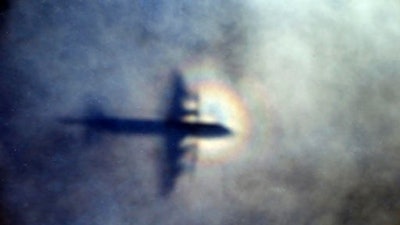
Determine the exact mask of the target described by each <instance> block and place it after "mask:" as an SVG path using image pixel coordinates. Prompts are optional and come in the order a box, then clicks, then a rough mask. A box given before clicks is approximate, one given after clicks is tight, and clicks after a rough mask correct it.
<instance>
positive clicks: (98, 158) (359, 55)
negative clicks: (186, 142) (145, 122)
mask: <svg viewBox="0 0 400 225" xmlns="http://www.w3.org/2000/svg"><path fill="white" fill-rule="evenodd" d="M399 19H400V5H399V4H398V3H397V2H396V1H387V2H386V3H379V2H375V1H372V0H371V1H363V3H356V2H350V3H347V2H344V1H328V0H327V1H318V3H317V2H314V1H308V0H300V1H295V2H293V3H290V4H289V3H285V2H284V1H268V2H267V1H259V0H253V1H248V2H243V3H242V2H241V1H222V0H218V1H198V2H194V1H186V0H179V1H173V2H171V1H156V0H150V1H145V0H138V1H126V0H114V1H106V0H102V1H100V0H99V1H80V0H70V1H57V0H56V1H28V0H17V1H9V2H8V1H0V106H1V107H0V150H1V151H0V176H1V179H0V224H10V225H11V224H18V225H20V224H21V225H22V224H29V225H35V224H41V225H44V224H49V225H50V224H103V225H104V224H135V225H136V224H146V225H147V224H163V225H168V224H293V223H296V224H321V225H325V224H326V225H329V224H399V221H400V200H399V199H400V191H399V190H398V187H399V184H400V173H399V171H400V170H399V169H400V164H399V163H398V162H399V146H400V142H399V134H400V122H399V120H398V118H399V116H400V113H399V112H400V110H399V109H400V102H399V99H400V91H399V90H400V89H399V88H398V86H399V84H400V75H399V71H400V68H399V65H398V52H399V51H400V49H399V46H397V45H396V42H397V41H398V39H399V37H400V26H399V24H398V23H397V22H396V21H399ZM202 58H211V59H215V64H218V73H216V74H212V76H213V78H214V79H215V80H218V81H220V82H224V83H226V84H230V85H231V86H232V87H233V88H234V89H235V90H236V91H237V93H239V95H240V96H241V98H242V100H243V102H245V104H246V106H247V107H248V111H249V116H250V117H251V120H252V121H253V124H252V126H251V129H252V132H251V135H250V137H249V140H248V143H247V145H246V147H245V148H246V149H245V150H244V151H243V152H244V153H242V155H240V157H239V159H237V160H236V161H232V162H228V163H225V164H221V165H214V166H209V167H207V166H204V165H199V166H198V168H196V171H195V172H194V173H193V174H184V175H182V176H181V177H179V179H178V181H177V185H176V187H175V188H174V190H173V192H172V193H171V195H170V196H169V197H168V198H165V197H160V194H159V185H158V182H159V176H160V174H159V171H158V169H157V168H158V166H159V165H158V164H159V162H160V160H159V155H160V152H162V151H164V150H165V149H164V147H165V146H163V139H162V137H158V136H128V135H110V134H103V135H101V136H99V137H97V139H95V140H94V141H92V142H91V143H88V142H87V141H86V140H85V129H84V128H83V127H79V126H66V125H65V124H61V123H59V122H58V121H57V119H58V118H60V117H66V116H83V115H85V113H87V107H86V106H87V103H88V101H95V102H97V103H98V104H100V105H101V106H102V108H103V109H104V111H105V113H106V114H108V115H118V116H121V117H135V118H137V117H146V118H155V119H163V118H164V117H165V111H166V107H168V106H167V105H166V102H167V101H168V96H169V94H170V90H171V88H172V87H171V76H170V74H171V71H173V70H174V69H177V68H180V67H185V66H187V65H188V64H189V63H187V62H191V63H193V62H194V63H196V59H202ZM217 62H218V63H217ZM215 68H217V67H215ZM215 68H213V69H214V70H217V69H215ZM207 69H209V68H207ZM182 73H185V70H182ZM183 75H184V76H187V74H183Z"/></svg>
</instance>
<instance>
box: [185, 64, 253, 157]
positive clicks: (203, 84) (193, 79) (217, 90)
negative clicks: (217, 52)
mask: <svg viewBox="0 0 400 225" xmlns="http://www.w3.org/2000/svg"><path fill="white" fill-rule="evenodd" d="M219 71H220V70H218V68H217V66H216V64H215V62H214V61H211V60H204V61H200V62H195V63H194V64H189V65H187V66H186V67H183V68H182V72H183V74H184V76H185V79H186V78H187V81H188V83H189V84H190V89H191V90H192V91H193V93H197V95H198V97H199V98H198V101H199V102H198V104H197V105H196V107H197V108H198V109H199V110H200V113H199V117H198V118H197V120H198V121H200V122H204V123H206V122H210V123H211V122H212V123H219V124H221V125H223V126H225V127H227V128H229V129H230V130H231V131H232V133H233V134H232V135H231V136H227V137H220V138H203V139H201V138H196V139H195V140H192V141H195V142H197V146H198V151H199V152H198V162H199V163H200V164H203V165H204V164H206V165H212V164H218V163H223V162H226V161H228V160H229V159H233V158H236V157H235V156H237V155H238V154H239V153H240V152H241V151H242V150H244V149H245V147H246V146H245V145H246V143H247V141H248V137H249V135H250V130H251V129H250V118H249V113H248V109H247V107H246V105H245V103H244V102H243V100H242V98H241V96H240V95H238V93H237V92H236V91H235V90H234V88H233V87H231V86H229V85H227V84H226V83H223V82H218V81H217V80H216V79H215V78H214V76H215V75H217V74H218V72H219ZM191 104H193V103H191Z"/></svg>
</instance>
